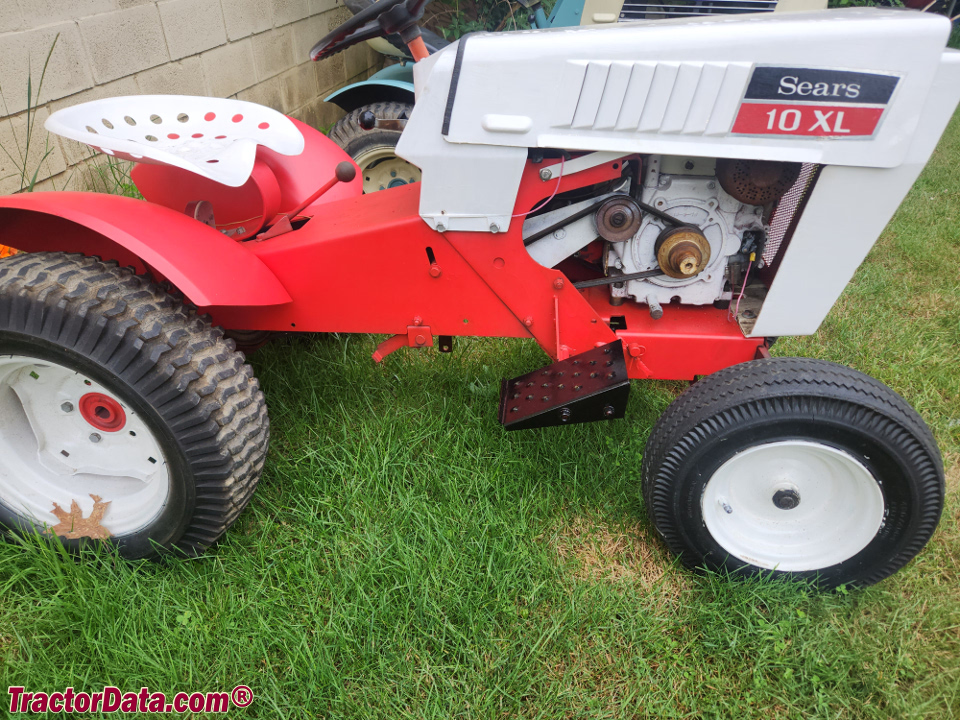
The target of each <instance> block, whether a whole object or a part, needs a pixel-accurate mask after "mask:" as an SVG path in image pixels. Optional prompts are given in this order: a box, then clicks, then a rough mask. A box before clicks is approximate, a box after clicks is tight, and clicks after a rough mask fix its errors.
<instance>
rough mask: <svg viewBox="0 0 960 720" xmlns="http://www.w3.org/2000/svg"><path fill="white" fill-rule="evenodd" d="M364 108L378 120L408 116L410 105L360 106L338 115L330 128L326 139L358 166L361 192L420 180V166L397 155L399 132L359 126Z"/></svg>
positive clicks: (389, 103) (386, 103)
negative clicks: (361, 186)
mask: <svg viewBox="0 0 960 720" xmlns="http://www.w3.org/2000/svg"><path fill="white" fill-rule="evenodd" d="M368 110H369V111H370V112H372V113H373V114H374V115H375V116H376V117H377V118H379V119H381V120H398V119H405V118H409V117H410V113H411V112H412V111H413V105H411V104H408V103H398V102H380V103H371V104H369V105H361V106H360V107H358V108H357V109H356V110H353V111H352V112H349V113H347V114H346V115H344V116H343V117H342V118H340V120H339V121H338V122H337V124H336V125H334V126H333V127H332V128H331V129H330V139H331V140H333V141H334V142H335V143H337V145H339V146H340V147H341V148H343V150H344V151H345V152H346V153H347V154H348V155H349V156H350V157H351V158H353V161H354V162H355V163H357V165H358V166H359V167H360V173H361V176H362V177H363V191H364V192H365V193H369V192H376V191H378V190H386V189H387V188H391V187H397V186H399V185H408V184H410V183H413V182H420V168H418V167H417V166H416V165H411V164H410V163H408V162H407V161H406V160H403V159H402V158H398V157H397V154H396V147H397V143H398V142H400V133H399V132H394V131H392V130H376V129H374V130H364V129H363V128H362V127H360V115H361V114H363V113H364V112H366V111H368Z"/></svg>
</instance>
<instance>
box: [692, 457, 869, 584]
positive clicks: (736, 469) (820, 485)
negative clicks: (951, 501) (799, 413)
mask: <svg viewBox="0 0 960 720" xmlns="http://www.w3.org/2000/svg"><path fill="white" fill-rule="evenodd" d="M794 502H796V506H795V507H793V508H789V507H788V506H789V505H790V504H792V503H794ZM778 503H779V506H778ZM701 510H702V513H703V521H704V524H705V525H706V527H707V530H709V531H710V534H711V535H712V536H713V538H714V540H716V541H717V543H719V545H720V546H721V547H722V548H723V549H724V550H726V551H727V552H728V553H730V554H731V555H733V556H734V557H737V558H739V559H740V560H743V561H744V562H747V563H750V564H751V565H755V566H757V567H761V568H765V569H770V570H773V569H776V570H782V571H784V572H803V571H813V570H822V569H825V568H828V567H831V566H832V565H836V564H837V563H839V562H842V561H844V560H847V559H849V558H851V557H853V556H854V555H856V554H857V553H858V552H860V551H861V550H863V549H864V548H865V547H866V546H867V545H868V544H869V543H870V541H871V540H873V538H874V537H876V535H877V531H878V530H879V529H880V527H881V525H882V524H883V517H884V501H883V493H882V492H881V490H880V486H879V484H878V483H877V481H876V479H875V478H874V477H873V475H872V474H871V473H870V471H869V470H868V469H867V468H866V467H865V466H864V465H863V463H861V462H859V461H858V460H856V459H855V458H854V457H853V456H851V455H850V454H848V453H846V452H844V451H842V450H838V449H837V448H834V447H830V446H829V445H823V444H820V443H816V442H810V441H805V440H787V441H782V442H774V443H768V444H765V445H758V446H756V447H752V448H750V449H748V450H744V451H743V452H741V453H738V454H736V455H735V456H733V457H732V458H730V459H729V460H727V461H726V462H725V463H724V464H723V465H721V466H720V467H719V468H718V469H717V471H716V472H715V473H714V474H713V476H712V477H711V478H710V479H709V480H708V481H707V483H706V485H705V486H704V490H703V495H702V497H701Z"/></svg>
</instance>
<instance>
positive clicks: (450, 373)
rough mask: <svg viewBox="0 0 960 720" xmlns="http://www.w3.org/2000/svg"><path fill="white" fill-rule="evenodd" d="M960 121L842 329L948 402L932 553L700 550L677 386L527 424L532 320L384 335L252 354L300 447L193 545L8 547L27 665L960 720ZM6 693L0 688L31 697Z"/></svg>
mask: <svg viewBox="0 0 960 720" xmlns="http://www.w3.org/2000/svg"><path fill="white" fill-rule="evenodd" d="M958 188H960V115H958V117H956V118H954V122H953V124H952V127H951V128H950V130H949V131H948V134H947V136H946V137H945V139H944V140H943V141H942V142H941V145H940V148H939V150H938V151H937V154H936V156H935V157H934V159H933V161H932V163H931V165H930V166H929V167H928V168H927V170H926V171H925V173H924V175H923V176H922V178H921V179H920V181H919V183H918V184H917V186H916V187H915V188H914V190H913V191H912V192H911V194H910V197H909V198H908V200H907V202H906V203H905V205H904V206H903V208H901V210H900V211H899V213H898V214H897V216H896V218H895V219H894V220H893V222H892V223H891V225H890V227H889V228H888V229H887V231H886V232H885V233H884V235H883V238H882V239H881V241H880V242H879V244H878V245H877V247H876V248H875V249H874V250H873V252H872V253H871V254H870V256H869V258H868V259H867V261H866V263H865V264H864V266H863V267H862V268H861V269H860V271H859V272H858V273H857V275H856V277H855V278H854V280H853V281H852V282H851V284H850V286H849V288H848V289H847V290H846V292H845V293H844V295H843V297H842V298H841V300H840V301H839V303H838V305H837V307H836V308H835V310H834V311H833V312H832V313H831V315H830V317H829V318H828V320H827V321H826V323H825V324H824V326H823V328H822V330H821V331H820V332H819V333H818V334H817V335H815V336H813V337H810V338H799V339H787V340H783V341H781V342H780V343H779V344H778V345H777V346H776V347H775V351H776V353H777V354H803V355H810V356H816V357H823V358H828V359H831V360H835V361H839V362H844V363H848V364H850V365H853V366H854V367H857V368H859V369H861V370H863V371H865V372H868V373H870V374H872V375H875V376H876V377H878V378H880V379H881V380H883V381H885V382H887V383H889V384H890V385H891V386H893V387H894V388H895V389H896V390H898V391H899V392H901V393H902V394H903V395H904V396H905V397H907V399H908V400H910V401H911V402H912V403H914V405H915V406H916V407H917V408H918V409H919V411H920V412H921V413H922V414H923V415H924V417H925V418H926V419H927V420H928V421H929V422H930V423H931V425H932V426H933V428H934V431H935V432H936V434H937V438H938V440H939V442H940V446H941V448H942V450H943V451H944V454H945V457H946V458H947V465H948V469H949V470H948V473H949V495H948V500H947V509H946V512H945V514H944V518H943V521H942V522H941V525H940V528H939V530H938V532H937V534H936V536H935V537H934V539H933V541H932V542H931V544H930V546H929V547H928V548H927V549H926V550H925V551H924V552H923V553H922V554H921V556H920V557H919V558H918V559H917V560H915V561H914V562H912V563H911V564H910V565H908V567H907V568H906V569H904V570H903V571H901V572H900V573H899V574H897V575H895V576H894V577H892V578H890V579H888V580H886V581H884V582H883V583H881V584H880V585H878V586H875V587H872V588H868V589H866V590H862V591H850V592H835V593H826V594H822V593H816V592H812V591H810V590H809V589H807V588H805V587H802V586H800V587H798V586H791V585H784V584H780V583H774V582H769V581H749V582H745V581H741V582H731V581H728V580H727V579H725V578H723V577H719V576H706V577H704V576H698V575H695V574H692V573H690V572H687V571H685V570H683V569H681V568H679V567H677V566H676V565H675V564H674V563H672V562H671V560H670V559H669V558H668V557H667V556H666V555H665V553H664V551H663V549H662V547H661V546H660V545H659V544H658V543H657V542H656V541H655V539H654V535H653V532H652V530H651V528H650V526H649V524H648V523H647V521H646V519H645V517H644V512H643V506H642V502H641V500H640V491H639V477H638V476H639V466H640V457H641V453H642V451H643V445H644V441H645V439H646V436H647V434H648V432H649V430H650V427H651V425H652V423H653V422H654V420H655V419H656V417H657V415H658V414H659V413H660V412H662V410H663V409H664V408H665V407H666V406H667V404H668V403H669V402H670V401H671V400H672V398H673V397H674V396H675V395H676V394H677V393H678V392H680V390H681V389H682V387H683V385H682V384H680V383H663V382H661V383H638V384H636V386H635V388H634V391H633V394H632V398H631V401H630V403H631V407H630V413H629V416H630V418H631V419H630V420H629V421H628V422H622V423H615V424H602V425H600V424H598V425H587V426H578V427H573V428H564V429H551V430H546V431H543V432H539V433H537V432H521V433H512V434H505V433H504V432H502V431H501V430H500V429H499V427H498V425H497V422H496V420H495V407H496V399H497V392H498V382H499V379H500V378H501V377H503V376H511V375H515V374H520V373H522V372H524V371H527V370H529V369H530V368H533V367H537V366H538V365H539V364H541V363H542V362H543V359H544V358H543V356H542V355H541V353H540V351H539V350H538V349H537V348H536V347H535V346H533V345H532V344H531V343H523V342H501V341H490V340H488V341H479V340H478V341H464V342H460V343H458V345H457V347H456V349H455V353H454V354H453V355H439V354H433V353H429V352H424V353H413V352H410V353H403V352H402V353H398V354H397V355H394V356H392V357H390V358H389V359H388V360H387V361H386V363H384V365H383V366H381V367H376V366H374V364H373V363H372V361H371V360H370V353H371V352H372V350H373V348H374V344H375V341H376V339H375V338H372V337H368V336H353V337H350V336H324V337H318V338H315V339H310V338H291V339H286V340H281V341H279V342H277V343H275V344H273V345H272V346H269V347H268V348H266V349H264V350H263V351H261V352H260V353H258V354H257V355H256V356H255V357H254V360H253V362H254V364H255V365H256V367H257V371H258V373H259V376H260V377H261V379H262V381H263V385H264V387H265V389H266V392H267V396H268V399H269V402H270V404H271V410H272V420H273V433H274V435H273V445H272V450H271V456H270V462H269V463H268V465H267V469H266V473H265V475H264V478H263V482H262V484H261V487H260V490H259V491H258V494H257V496H256V497H255V499H254V501H253V503H252V504H251V506H250V508H249V509H248V510H247V511H246V512H245V513H244V515H243V516H242V518H241V520H240V522H239V523H238V524H237V525H236V526H235V527H234V528H233V529H232V530H231V531H230V532H229V533H228V535H227V537H226V539H225V540H224V541H223V542H222V543H221V544H220V545H219V546H218V547H217V548H216V549H215V551H213V552H212V553H210V554H209V555H208V556H206V557H204V558H201V559H199V560H195V561H181V562H167V563H164V564H151V563H143V564H129V563H124V562H118V561H116V560H115V559H114V558H112V557H110V556H109V555H108V554H105V553H101V554H99V555H98V554H93V553H91V554H89V555H88V556H85V557H83V558H81V559H80V560H78V561H72V560H66V559H64V558H62V557H61V556H60V555H59V554H58V553H57V552H56V551H55V550H52V549H50V548H48V547H45V546H43V545H42V544H37V543H34V542H24V543H22V544H19V545H18V544H9V545H6V546H0V687H2V688H5V687H6V686H8V685H13V684H16V685H26V686H27V687H29V688H33V689H38V690H39V689H44V690H48V691H51V690H54V689H60V688H63V687H65V686H68V685H72V686H74V687H75V688H78V689H80V688H82V689H87V690H96V689H99V688H100V687H101V686H103V685H104V684H108V683H109V684H116V685H118V686H120V687H121V688H123V689H126V690H137V689H139V688H140V687H141V686H143V685H148V686H149V687H150V688H151V689H154V690H163V691H166V692H168V693H173V692H175V691H180V690H183V691H193V690H215V689H230V688H232V687H234V686H235V685H237V684H241V683H242V684H246V685H249V686H250V687H251V688H253V690H254V692H255V693H256V696H257V699H256V700H255V702H254V705H253V706H252V707H251V708H249V709H248V710H247V711H245V712H235V713H232V714H231V717H241V716H248V717H257V718H288V717H289V718H308V717H310V718H312V717H337V718H390V719H393V718H421V717H430V718H450V717H464V718H492V717H530V718H561V717H563V718H568V717H570V718H574V717H583V718H587V717H589V718H591V719H592V718H619V717H676V718H681V717H687V718H935V719H939V718H950V717H956V716H958V714H960V567H958V565H960V563H958V557H960V532H958V516H960V502H958V496H957V486H958V483H960V476H958V471H960V470H958V466H960V400H958V398H960V367H958V363H960V354H958V346H960V281H958V271H957V268H958V267H960V229H958V228H960V225H958V222H957V221H958V218H960V189H958ZM5 702H6V700H5V698H0V705H3V704H5Z"/></svg>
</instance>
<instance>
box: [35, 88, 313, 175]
mask: <svg viewBox="0 0 960 720" xmlns="http://www.w3.org/2000/svg"><path fill="white" fill-rule="evenodd" d="M44 127H46V129H47V130H49V131H50V132H52V133H55V134H57V135H62V136H63V137H66V138H70V139H71V140H76V141H77V142H81V143H85V144H87V145H90V146H91V147H93V148H94V149H96V150H100V151H102V152H105V153H107V154H108V155H113V156H116V157H120V158H123V159H127V160H132V161H134V162H149V163H157V164H165V165H173V166H175V167H179V168H183V169H184V170H189V171H190V172H194V173H196V174H198V175H202V176H203V177H206V178H209V179H211V180H215V181H216V182H219V183H222V184H224V185H229V186H231V187H239V186H240V185H243V184H244V183H245V182H246V181H247V179H248V178H249V177H250V173H251V172H252V171H253V163H254V160H255V158H256V153H257V145H263V146H265V147H268V148H270V149H271V150H273V151H275V152H278V153H280V154H281V155H299V154H300V153H302V152H303V148H304V139H303V135H302V134H301V133H300V131H299V130H298V129H297V127H296V126H295V125H294V124H293V122H292V121H291V120H290V118H288V117H287V116H285V115H283V114H281V113H279V112H277V111H276V110H271V109H270V108H268V107H263V106H262V105H257V104H255V103H250V102H244V101H243V100H227V99H224V98H208V97H196V96H192V95H137V96H128V97H115V98H107V99H105V100H94V101H92V102H87V103H82V104H80V105H74V106H73V107H69V108H64V109H63V110H58V111H57V112H55V113H53V115H51V116H50V117H49V118H47V121H46V123H44Z"/></svg>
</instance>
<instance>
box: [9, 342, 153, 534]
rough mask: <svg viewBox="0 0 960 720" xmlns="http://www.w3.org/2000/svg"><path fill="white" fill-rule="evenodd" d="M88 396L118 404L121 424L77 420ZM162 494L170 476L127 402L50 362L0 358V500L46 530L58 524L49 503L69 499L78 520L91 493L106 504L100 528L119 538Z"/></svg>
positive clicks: (64, 506)
mask: <svg viewBox="0 0 960 720" xmlns="http://www.w3.org/2000/svg"><path fill="white" fill-rule="evenodd" d="M89 393H101V394H103V395H106V396H107V397H108V398H110V399H112V400H113V401H115V402H117V403H119V405H120V406H121V407H122V408H123V412H124V414H125V421H124V423H123V426H122V427H120V428H119V429H116V430H104V429H103V428H101V427H95V426H92V425H91V424H90V423H89V422H88V421H87V420H86V419H84V417H83V414H82V413H81V412H80V401H81V398H83V397H84V396H85V395H87V394H89ZM169 492H170V473H169V469H168V466H167V462H166V458H165V457H164V455H163V453H162V452H161V450H160V445H159V443H158V442H157V439H156V437H155V436H154V434H153V432H152V431H151V430H150V428H149V427H148V426H147V424H146V423H145V422H144V420H143V418H142V417H141V416H140V415H139V414H138V413H136V412H135V411H134V410H133V409H131V408H130V406H129V405H128V404H126V403H124V402H123V401H122V400H121V399H120V398H119V397H117V396H116V395H115V394H114V393H111V392H110V391H109V390H107V389H106V388H104V387H103V386H101V385H99V384H97V383H96V382H93V381H92V380H90V379H89V378H87V377H85V376H84V375H82V374H78V373H77V372H75V371H73V370H70V369H68V368H66V367H63V366H61V365H58V364H57V363H53V362H50V361H47V360H39V359H36V358H30V357H24V356H17V355H2V356H0V502H2V503H3V504H4V505H6V506H7V507H8V508H10V509H11V510H13V511H14V512H16V513H17V514H19V515H21V516H23V517H25V518H27V519H28V520H30V521H32V522H34V523H36V524H37V525H40V526H46V527H47V528H52V527H53V526H56V525H58V524H61V525H62V517H58V516H57V515H56V514H55V513H54V509H55V505H56V506H59V508H60V509H61V510H62V511H65V512H66V513H71V510H72V505H73V503H76V504H77V506H78V507H79V511H80V513H81V514H82V517H83V518H89V517H90V514H91V512H93V510H94V506H95V500H94V498H93V497H92V496H97V497H99V498H101V505H102V503H109V505H105V506H103V508H104V509H103V516H102V519H101V521H100V525H101V526H102V528H103V529H105V530H106V532H107V534H109V535H112V536H121V535H129V534H131V533H134V532H136V531H138V530H140V529H142V528H144V527H145V526H147V525H149V524H150V523H151V522H152V521H153V520H155V519H156V518H157V517H158V516H159V514H160V512H161V511H162V510H163V507H164V505H165V504H166V501H167V497H168V495H169ZM74 517H75V515H74ZM57 534H60V535H64V534H65V533H64V532H59V531H58V533H57ZM66 536H67V537H71V535H66Z"/></svg>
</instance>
